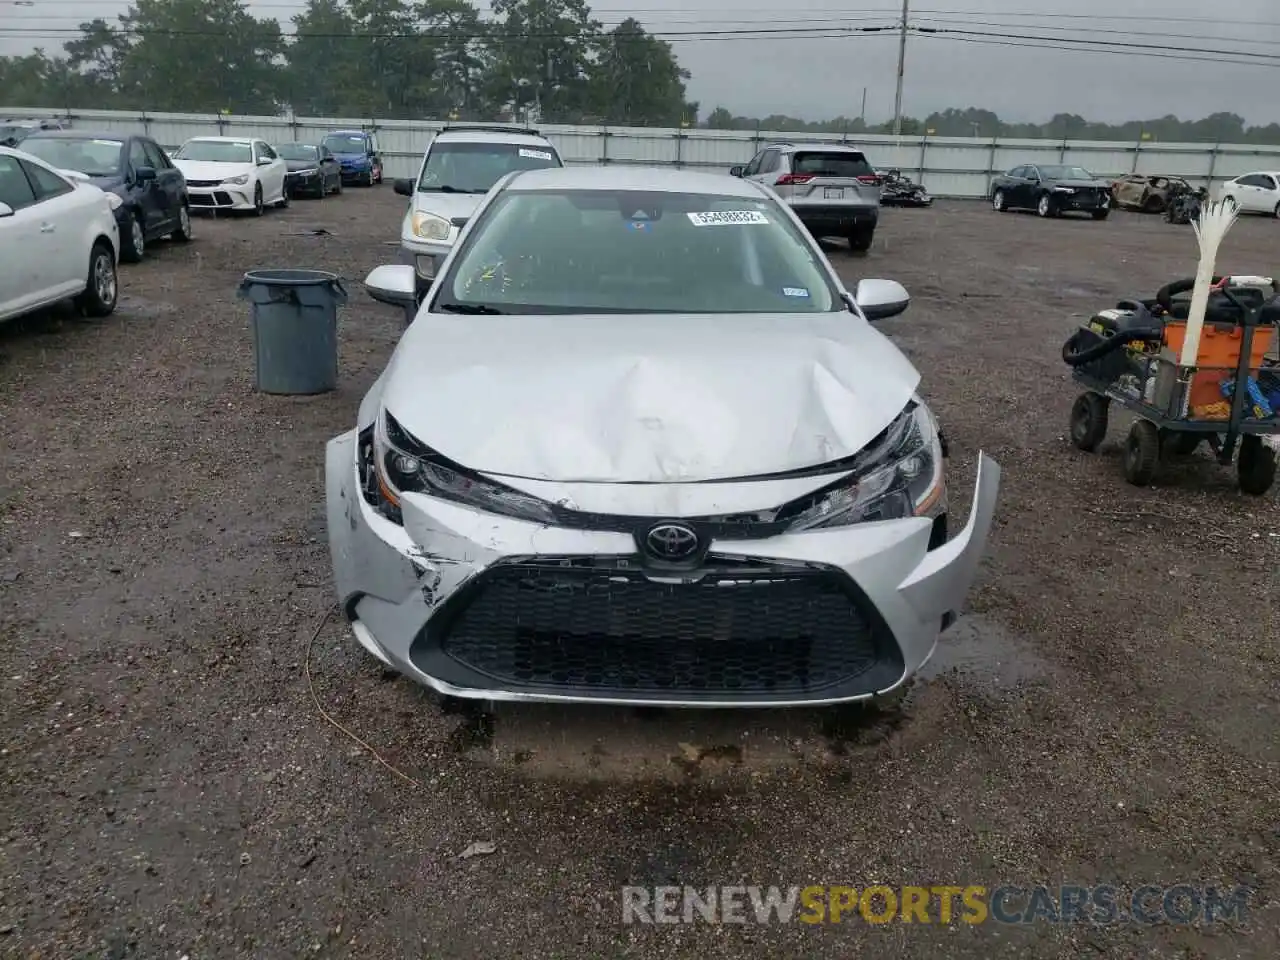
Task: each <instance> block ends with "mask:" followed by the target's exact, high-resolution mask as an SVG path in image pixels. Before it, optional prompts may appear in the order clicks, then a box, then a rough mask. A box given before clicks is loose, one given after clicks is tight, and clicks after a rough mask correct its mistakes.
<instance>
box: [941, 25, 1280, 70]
mask: <svg viewBox="0 0 1280 960" xmlns="http://www.w3.org/2000/svg"><path fill="white" fill-rule="evenodd" d="M920 36H921V37H923V38H924V39H926V40H950V41H952V42H955V43H983V44H989V45H991V46H998V47H1021V48H1023V49H1026V50H1063V51H1068V52H1071V53H1091V54H1103V55H1109V56H1113V57H1158V58H1160V59H1161V60H1180V61H1195V62H1199V63H1221V64H1228V65H1236V66H1241V67H1270V68H1272V69H1275V67H1276V64H1272V63H1267V62H1265V61H1260V60H1224V59H1222V58H1221V57H1217V56H1203V57H1198V56H1195V55H1193V54H1179V53H1160V52H1156V51H1144V50H1112V49H1107V48H1104V47H1083V48H1081V47H1066V46H1061V45H1060V44H1058V43H1056V42H1054V41H1056V40H1057V39H1058V38H1056V37H1055V38H1053V39H1052V40H1050V41H1049V42H1033V41H1028V40H995V39H979V38H978V37H958V36H953V35H951V34H946V33H921V34H920ZM995 36H998V35H995Z"/></svg>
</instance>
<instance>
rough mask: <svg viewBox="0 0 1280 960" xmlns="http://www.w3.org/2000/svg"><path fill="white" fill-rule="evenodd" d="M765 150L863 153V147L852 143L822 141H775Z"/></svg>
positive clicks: (767, 144) (766, 146) (766, 145)
mask: <svg viewBox="0 0 1280 960" xmlns="http://www.w3.org/2000/svg"><path fill="white" fill-rule="evenodd" d="M765 149H766V150H769V149H777V150H827V151H830V152H832V153H863V149H862V148H861V147H855V146H854V145H853V144H851V143H826V142H823V141H821V140H775V141H774V142H773V143H766V144H765Z"/></svg>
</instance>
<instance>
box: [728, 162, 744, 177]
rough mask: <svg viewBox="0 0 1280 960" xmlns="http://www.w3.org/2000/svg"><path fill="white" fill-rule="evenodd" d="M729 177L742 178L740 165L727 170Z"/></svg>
mask: <svg viewBox="0 0 1280 960" xmlns="http://www.w3.org/2000/svg"><path fill="white" fill-rule="evenodd" d="M729 176H731V177H740V176H742V165H741V164H739V165H737V166H735V167H730V168H729Z"/></svg>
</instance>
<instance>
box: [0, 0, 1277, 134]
mask: <svg viewBox="0 0 1280 960" xmlns="http://www.w3.org/2000/svg"><path fill="white" fill-rule="evenodd" d="M19 4H21V5H19ZM126 6H127V3H125V2H120V0H18V3H15V2H14V0H0V35H2V36H0V52H3V53H19V52H25V51H27V50H29V49H31V48H32V47H35V46H37V45H41V46H44V47H45V48H46V49H47V50H50V51H53V50H56V49H57V48H58V47H59V45H60V41H59V39H57V38H53V37H49V36H44V37H40V38H38V39H36V38H33V37H31V36H30V33H28V35H27V36H25V37H23V38H21V39H19V38H16V37H15V36H14V34H13V31H14V30H22V31H32V32H33V31H35V30H44V31H45V32H46V33H47V32H49V31H52V30H66V29H71V28H74V27H75V26H76V24H77V23H78V22H80V21H82V20H87V19H91V18H93V17H106V18H110V17H112V16H113V15H114V14H116V13H119V12H121V11H123V10H124V9H125V8H126ZM250 6H251V7H252V8H253V9H254V10H255V12H256V13H257V14H258V15H259V16H274V17H277V18H279V19H281V20H282V21H284V22H285V23H286V25H288V20H289V18H290V17H291V16H292V15H293V14H294V13H296V12H297V11H298V10H299V9H300V8H301V7H302V6H303V0H255V2H251V3H250ZM480 6H481V7H482V8H487V0H483V2H481V4H480ZM911 6H912V18H911V19H912V22H914V23H916V24H917V25H919V26H921V27H930V28H938V29H951V30H969V31H978V32H982V33H985V34H997V35H999V36H985V37H976V36H970V37H969V38H968V40H967V41H966V40H959V39H942V38H934V37H926V36H920V35H912V36H910V38H909V39H908V43H907V67H906V84H905V90H904V113H906V114H908V115H914V116H923V115H925V114H927V113H929V112H930V111H933V110H940V109H944V108H946V107H950V106H954V107H965V106H976V107H985V108H988V109H991V110H994V111H995V112H996V113H998V114H1000V116H1001V117H1002V118H1004V119H1006V120H1043V119H1047V118H1048V117H1049V116H1051V115H1052V114H1054V113H1058V112H1064V111H1065V112H1072V113H1079V114H1082V115H1084V116H1086V117H1088V118H1089V119H1094V120H1107V121H1121V120H1129V119H1137V118H1148V117H1153V116H1161V115H1163V114H1166V113H1174V114H1177V115H1178V116H1180V117H1182V118H1184V119H1194V118H1199V117H1202V116H1204V115H1207V114H1210V113H1213V112H1216V111H1221V110H1229V111H1234V112H1236V113H1239V114H1241V115H1242V116H1244V117H1245V118H1246V119H1247V120H1248V121H1249V122H1250V123H1270V122H1272V121H1280V103H1278V102H1277V99H1278V98H1277V96H1276V91H1277V90H1278V89H1280V0H1216V3H1213V4H1210V3H1207V2H1204V0H1199V2H1197V0H1068V2H1067V3H1050V2H1048V0H1032V2H1030V3H1028V2H1023V3H1018V2H1017V0H912V3H911ZM592 8H593V10H594V11H595V14H596V17H597V19H599V20H601V21H603V22H604V23H605V24H606V25H611V24H616V23H617V22H619V21H620V20H622V19H624V18H625V17H627V16H634V17H635V18H636V19H638V20H640V21H641V22H642V23H643V24H644V25H645V26H646V27H647V28H648V29H649V30H651V31H653V32H656V33H659V34H669V35H670V36H669V37H668V39H671V40H672V41H674V43H673V46H674V48H675V50H676V52H677V55H678V56H679V58H680V62H681V63H682V64H683V65H684V66H685V67H686V68H688V69H689V70H691V71H692V73H693V79H692V80H691V81H690V84H689V94H690V97H691V98H692V99H694V100H699V101H701V104H702V108H703V109H702V114H703V116H704V117H705V116H706V114H707V113H708V112H710V110H711V109H712V108H713V107H715V106H717V105H723V106H725V107H727V108H729V109H730V110H731V111H733V112H734V113H737V114H744V115H755V116H765V115H767V114H770V113H786V114H790V115H792V116H801V117H805V118H808V119H823V118H827V117H832V116H836V115H838V114H844V115H846V116H857V115H858V113H859V110H860V109H861V101H862V91H863V88H864V87H866V88H867V117H868V119H869V120H872V121H879V120H884V119H886V118H888V117H890V116H892V113H893V97H894V83H895V71H896V65H897V55H898V41H897V37H896V36H890V35H887V34H880V35H866V34H862V35H858V34H853V33H848V32H846V31H851V30H854V29H859V28H862V27H870V26H887V25H890V24H892V23H893V22H895V21H896V19H897V18H898V16H899V14H900V11H901V4H900V2H898V0H846V3H845V5H843V6H842V5H841V4H840V3H839V2H838V0H796V2H795V3H794V4H785V3H774V4H769V3H767V2H765V0H744V2H743V4H742V5H734V4H733V3H731V2H729V0H599V2H598V3H595V4H592ZM1028 10H1038V11H1041V13H1040V14H1038V15H1028V14H1027V13H1026V11H1028ZM753 26H754V27H755V28H757V29H765V30H772V31H780V30H787V29H795V28H800V29H808V30H811V31H814V30H822V31H826V32H827V33H828V34H842V35H840V36H826V37H815V36H812V35H810V36H805V37H791V38H787V37H786V36H785V34H783V35H778V34H776V33H775V34H773V35H770V36H768V37H766V38H763V39H744V38H742V37H740V36H732V37H730V36H723V35H722V36H720V37H718V38H707V37H706V34H707V33H708V32H715V31H728V30H742V29H749V28H751V27H753ZM681 34H684V35H686V36H685V37H684V38H682V37H681V36H680V35H681ZM691 34H702V35H703V36H702V37H701V38H699V39H689V38H688V35H691ZM1031 37H1043V38H1048V37H1052V38H1055V39H1054V40H1053V41H1041V42H1045V43H1051V44H1056V45H1057V46H1059V47H1062V46H1066V47H1071V48H1072V49H1066V50H1063V49H1030V48H1027V47H1025V46H1010V45H1008V44H1025V43H1027V42H1034V41H1029V40H1028V39H1026V38H1031ZM1072 39H1074V40H1089V41H1095V42H1096V41H1115V42H1118V43H1126V42H1128V43H1135V42H1136V43H1145V44H1152V45H1159V46H1164V47H1170V48H1183V49H1189V50H1196V49H1200V50H1204V49H1206V48H1216V49H1218V50H1232V51H1240V52H1247V53H1250V54H1253V55H1254V57H1253V58H1248V57H1246V58H1245V59H1251V62H1250V63H1248V64H1247V65H1241V64H1232V63H1223V62H1220V61H1221V60H1222V59H1223V58H1222V57H1220V56H1216V55H1210V56H1209V57H1207V58H1206V59H1201V60H1195V59H1185V60H1179V59H1172V58H1171V57H1172V55H1173V51H1166V52H1165V54H1160V55H1151V54H1152V53H1154V51H1148V52H1147V54H1148V55H1138V52H1137V51H1134V52H1130V53H1125V52H1124V51H1116V52H1105V53H1097V52H1089V47H1087V46H1086V45H1079V46H1077V45H1075V44H1071V43H1070V41H1071V40H1072ZM1093 49H1099V48H1098V47H1094V48H1093ZM1184 55H1185V56H1188V57H1191V56H1195V54H1193V53H1186V54H1184ZM1201 56H1203V55H1201ZM1268 58H1270V59H1268Z"/></svg>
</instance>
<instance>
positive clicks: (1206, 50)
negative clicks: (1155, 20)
mask: <svg viewBox="0 0 1280 960" xmlns="http://www.w3.org/2000/svg"><path fill="white" fill-rule="evenodd" d="M913 29H914V30H915V32H917V33H920V34H931V33H933V34H947V35H949V36H970V37H996V38H1000V39H1005V40H1047V41H1050V42H1052V43H1060V44H1064V45H1065V49H1072V48H1073V47H1082V48H1089V47H1101V48H1112V49H1115V50H1116V52H1119V51H1121V50H1164V51H1167V52H1169V53H1197V54H1212V55H1215V56H1221V57H1248V58H1250V59H1256V60H1266V61H1276V62H1280V54H1275V53H1259V52H1257V51H1255V50H1220V49H1217V48H1213V47H1186V46H1172V45H1169V44H1152V43H1139V42H1137V41H1126V40H1093V39H1088V38H1083V37H1042V36H1035V35H1028V34H1019V33H995V32H992V31H983V30H960V29H957V28H951V27H915V28H913Z"/></svg>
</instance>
